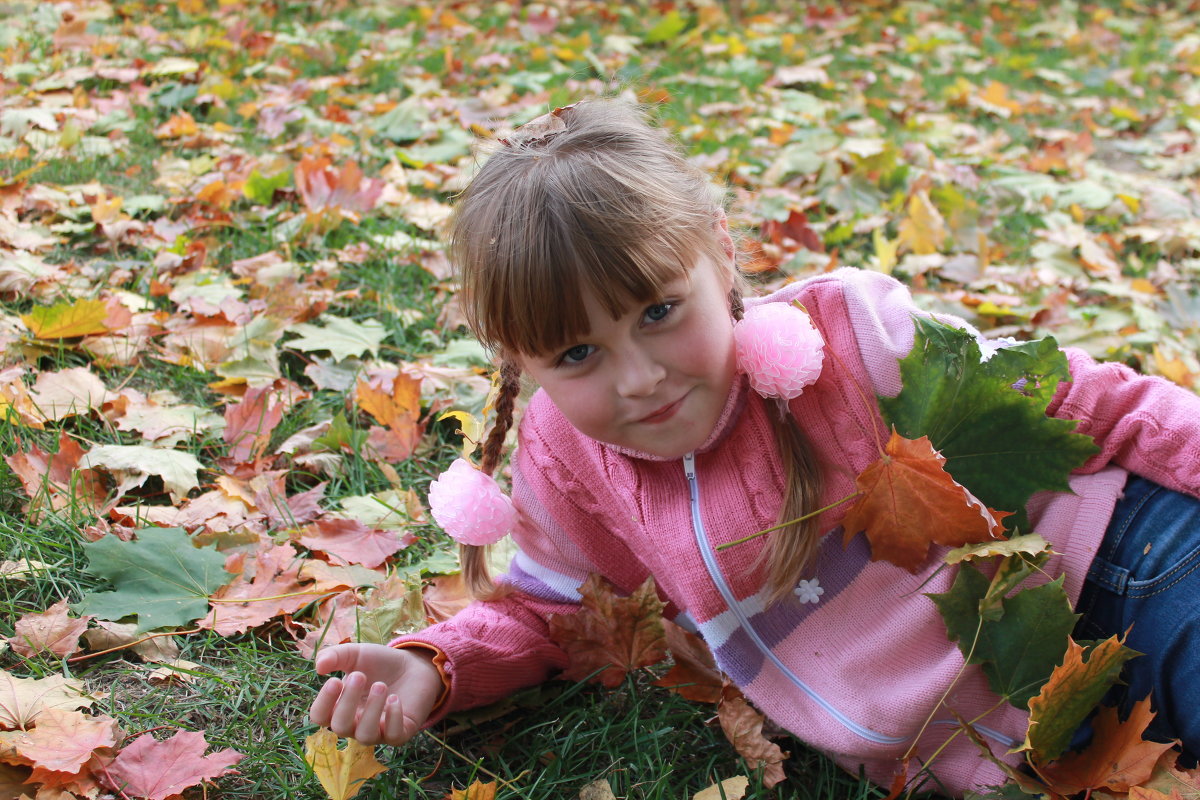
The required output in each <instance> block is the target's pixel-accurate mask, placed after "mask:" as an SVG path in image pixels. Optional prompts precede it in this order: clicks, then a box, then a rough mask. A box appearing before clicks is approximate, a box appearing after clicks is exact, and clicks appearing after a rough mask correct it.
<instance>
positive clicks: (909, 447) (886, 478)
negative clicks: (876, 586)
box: [842, 430, 1007, 572]
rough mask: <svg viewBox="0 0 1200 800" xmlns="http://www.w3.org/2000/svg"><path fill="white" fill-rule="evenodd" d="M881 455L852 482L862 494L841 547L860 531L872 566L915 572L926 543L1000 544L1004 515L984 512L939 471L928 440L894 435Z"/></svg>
mask: <svg viewBox="0 0 1200 800" xmlns="http://www.w3.org/2000/svg"><path fill="white" fill-rule="evenodd" d="M884 451H885V455H884V456H883V457H881V458H880V459H879V460H878V461H876V462H875V463H873V464H871V465H870V466H868V467H867V468H866V469H865V470H863V472H862V474H860V475H859V476H858V477H857V478H856V479H855V486H857V487H858V490H859V491H860V492H861V493H862V494H861V495H860V496H859V498H858V500H856V501H855V503H854V505H853V506H852V507H851V508H850V511H849V512H848V513H847V514H846V518H845V520H844V521H843V523H842V524H843V527H844V528H845V536H844V539H843V542H844V543H848V542H849V541H850V539H852V538H853V537H854V536H855V535H856V534H858V533H859V532H860V531H865V532H866V536H867V540H868V541H870V543H871V560H872V561H879V560H887V561H890V562H892V563H893V564H896V565H898V566H901V567H903V568H904V569H907V570H908V571H909V572H916V571H917V570H918V569H919V568H920V567H921V565H922V564H923V563H924V562H925V559H926V557H927V556H928V553H929V545H930V543H931V542H936V543H937V544H941V545H946V546H948V547H959V546H961V545H964V544H968V543H975V542H984V541H991V540H994V539H998V538H1003V525H1001V523H1000V520H1002V519H1003V518H1004V517H1005V516H1007V514H1006V513H1002V512H997V511H993V510H991V509H988V508H985V507H984V505H983V504H982V503H981V502H979V500H977V499H976V498H975V497H974V496H972V495H971V493H970V492H968V491H967V490H966V489H965V488H964V487H963V486H961V485H960V484H958V483H956V482H955V481H954V479H953V478H952V477H950V474H949V473H948V472H946V470H945V469H944V468H943V465H944V464H945V459H944V458H942V456H941V455H940V454H939V453H938V452H937V451H936V450H934V449H933V446H932V445H931V444H930V443H929V439H928V438H926V437H924V436H922V437H921V438H920V439H917V440H915V441H914V440H909V439H905V438H903V437H901V436H900V435H899V434H898V433H896V432H895V431H894V430H893V431H892V438H891V439H890V440H889V441H888V443H887V445H886V446H885V448H884Z"/></svg>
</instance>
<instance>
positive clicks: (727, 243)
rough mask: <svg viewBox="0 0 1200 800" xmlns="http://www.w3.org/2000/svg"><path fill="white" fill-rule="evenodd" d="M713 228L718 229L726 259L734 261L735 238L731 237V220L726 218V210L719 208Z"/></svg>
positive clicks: (718, 237)
mask: <svg viewBox="0 0 1200 800" xmlns="http://www.w3.org/2000/svg"><path fill="white" fill-rule="evenodd" d="M713 227H714V228H715V229H716V233H717V240H718V241H719V242H720V243H721V249H722V250H724V251H725V257H726V258H728V259H729V260H730V261H732V260H733V257H734V248H733V237H732V236H730V235H729V218H728V217H726V216H725V209H723V208H718V209H717V210H716V213H714V214H713Z"/></svg>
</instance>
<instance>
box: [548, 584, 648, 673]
mask: <svg viewBox="0 0 1200 800" xmlns="http://www.w3.org/2000/svg"><path fill="white" fill-rule="evenodd" d="M579 593H580V594H581V595H582V596H583V600H582V603H581V608H580V609H579V610H578V611H577V612H575V613H574V614H554V615H552V616H551V617H550V638H551V639H553V640H554V641H555V642H557V643H558V645H559V646H560V647H562V649H563V650H565V651H566V653H567V655H568V656H569V657H570V664H569V666H568V667H567V669H566V670H565V671H564V672H563V677H564V678H566V679H567V680H574V681H579V680H583V679H585V678H589V676H590V679H591V680H593V681H596V682H598V683H600V684H603V685H604V686H606V687H608V688H610V689H612V688H615V687H616V686H617V685H619V684H620V683H621V681H622V680H624V678H625V676H626V675H627V674H628V673H629V672H630V671H632V670H635V669H637V668H638V667H645V666H649V665H650V664H657V663H658V662H659V661H662V660H663V658H665V657H666V655H667V645H666V636H665V634H664V633H663V625H662V610H663V607H664V603H663V602H662V600H660V599H659V598H658V594H657V593H656V592H655V589H654V578H652V577H651V578H647V579H646V582H645V583H643V584H642V585H641V586H639V587H638V588H637V589H636V590H634V592H633V593H632V594H630V595H629V596H628V597H618V596H617V595H616V593H615V592H614V590H613V586H612V584H610V583H609V582H608V581H606V580H605V579H604V578H602V577H600V576H599V575H595V574H593V575H590V576H588V579H587V580H586V581H584V583H583V586H581V587H579ZM593 673H596V674H595V675H593Z"/></svg>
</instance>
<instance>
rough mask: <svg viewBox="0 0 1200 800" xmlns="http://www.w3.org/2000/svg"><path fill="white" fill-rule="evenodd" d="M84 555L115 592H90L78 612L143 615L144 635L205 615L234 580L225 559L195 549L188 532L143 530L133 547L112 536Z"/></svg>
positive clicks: (90, 545)
mask: <svg viewBox="0 0 1200 800" xmlns="http://www.w3.org/2000/svg"><path fill="white" fill-rule="evenodd" d="M83 550H84V553H85V555H87V558H88V567H87V571H88V572H90V573H91V574H93V575H95V576H97V577H100V578H103V579H105V580H106V581H108V582H109V583H110V584H112V585H113V586H114V587H115V588H114V589H113V590H111V591H99V592H88V593H87V594H85V595H84V597H83V599H82V600H81V601H80V602H78V603H76V604H75V605H74V606H72V608H73V610H74V611H75V612H76V613H81V614H94V615H95V616H97V617H99V618H100V619H107V620H119V619H121V618H122V617H128V616H132V615H137V618H138V627H137V632H138V633H143V632H145V631H151V630H155V629H156V628H167V627H176V626H181V625H186V624H187V623H189V622H191V621H193V620H196V619H199V618H200V617H203V616H205V615H206V614H207V613H208V597H209V595H210V594H212V593H213V592H214V591H216V590H217V589H218V588H220V587H221V586H224V585H225V584H226V583H228V582H229V581H230V580H232V579H233V576H232V575H230V574H229V573H228V572H226V571H225V556H223V555H221V554H220V553H218V552H217V551H216V549H215V548H211V547H194V546H193V545H192V540H191V539H190V538H189V537H188V535H187V533H186V532H185V531H184V530H183V529H182V528H142V529H141V530H139V531H138V532H137V538H136V539H133V540H131V541H128V542H123V541H121V540H120V539H118V538H117V537H116V536H112V535H109V536H105V537H104V538H102V539H100V540H98V541H95V542H88V543H85V544H84V545H83Z"/></svg>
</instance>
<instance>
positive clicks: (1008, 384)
mask: <svg viewBox="0 0 1200 800" xmlns="http://www.w3.org/2000/svg"><path fill="white" fill-rule="evenodd" d="M916 324H917V335H916V341H915V343H914V345H913V349H912V351H911V352H910V353H909V354H908V355H907V356H906V357H905V358H904V359H902V360H901V361H900V376H901V379H902V380H903V382H904V388H903V390H902V391H901V392H900V394H898V395H897V396H896V397H893V398H889V397H880V398H879V407H880V410H881V411H882V412H883V418H884V420H885V421H886V422H887V423H888V425H889V426H894V427H895V429H896V430H897V431H898V432H899V433H900V435H901V436H904V437H906V438H909V439H917V438H919V437H921V436H928V437H929V441H930V442H932V443H933V446H934V447H935V448H936V449H937V450H938V452H940V453H941V454H942V455H943V456H944V457H945V458H946V465H945V466H946V471H947V472H949V473H950V474H951V476H953V477H954V480H956V481H958V482H959V483H961V484H962V485H963V486H965V487H967V489H969V490H970V492H971V493H972V494H974V495H975V496H976V497H978V498H979V499H980V500H982V501H983V502H984V503H985V504H986V505H987V506H988V507H989V508H994V509H998V510H1001V511H1012V512H1016V513H1014V516H1013V517H1010V518H1009V520H1007V521H1006V522H1007V523H1008V527H1009V528H1010V529H1011V528H1012V527H1019V528H1024V527H1026V526H1025V520H1024V508H1025V503H1026V501H1028V500H1029V496H1030V495H1032V494H1033V493H1034V492H1037V491H1041V490H1044V489H1049V490H1053V491H1066V490H1068V488H1069V487H1068V485H1067V475H1068V474H1069V473H1070V471H1071V470H1072V469H1075V468H1076V467H1078V466H1080V465H1081V464H1083V462H1084V461H1086V460H1087V459H1088V458H1089V457H1090V456H1091V455H1093V454H1094V453H1096V452H1098V451H1099V448H1097V447H1096V444H1095V443H1094V442H1093V441H1092V438H1091V437H1090V436H1086V435H1084V434H1080V433H1074V432H1073V431H1074V430H1075V427H1076V425H1077V424H1078V423H1077V421H1076V420H1063V419H1055V418H1053V417H1047V416H1046V406H1047V405H1048V404H1049V403H1050V400H1051V398H1053V396H1054V390H1055V388H1056V387H1057V386H1058V384H1059V382H1060V381H1069V380H1070V379H1071V375H1070V372H1069V371H1068V369H1067V359H1066V356H1065V355H1064V354H1063V353H1062V351H1060V350H1059V349H1058V343H1057V342H1055V341H1054V339H1052V338H1050V337H1047V338H1045V339H1039V340H1037V341H1034V342H1025V343H1023V344H1020V345H1016V346H1013V347H1005V348H1001V349H1000V350H998V351H996V353H995V354H994V355H993V356H992V357H991V358H990V359H989V360H987V361H985V362H981V361H980V351H979V344H978V342H976V341H975V337H974V336H973V335H971V334H970V333H968V332H967V331H962V330H959V329H957V328H953V327H951V326H949V325H944V324H942V323H940V322H936V321H934V320H931V319H924V318H918V319H917V321H916ZM1014 387H1019V388H1014Z"/></svg>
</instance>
